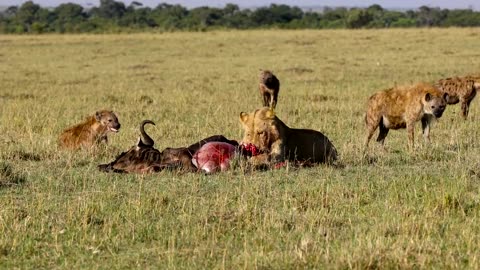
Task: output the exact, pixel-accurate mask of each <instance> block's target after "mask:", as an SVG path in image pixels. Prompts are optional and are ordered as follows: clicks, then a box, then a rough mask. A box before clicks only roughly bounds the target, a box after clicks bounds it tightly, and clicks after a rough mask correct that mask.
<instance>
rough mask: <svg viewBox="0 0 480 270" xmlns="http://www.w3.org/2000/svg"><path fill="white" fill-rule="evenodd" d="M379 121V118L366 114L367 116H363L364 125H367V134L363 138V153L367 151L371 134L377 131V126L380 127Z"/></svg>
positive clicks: (380, 118)
mask: <svg viewBox="0 0 480 270" xmlns="http://www.w3.org/2000/svg"><path fill="white" fill-rule="evenodd" d="M381 120H382V117H381V116H379V115H376V114H371V113H369V112H367V115H366V116H365V124H366V125H367V134H366V136H365V142H364V149H363V152H364V153H365V152H366V151H367V148H368V144H369V142H370V140H371V139H372V137H373V134H374V133H375V131H376V130H377V128H378V126H379V125H380V121H381ZM385 136H386V135H385ZM379 138H380V134H379Z"/></svg>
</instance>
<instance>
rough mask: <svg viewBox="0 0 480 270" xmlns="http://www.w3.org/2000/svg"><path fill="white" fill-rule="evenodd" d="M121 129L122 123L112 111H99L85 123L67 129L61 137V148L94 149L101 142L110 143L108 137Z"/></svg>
mask: <svg viewBox="0 0 480 270" xmlns="http://www.w3.org/2000/svg"><path fill="white" fill-rule="evenodd" d="M119 129H120V123H119V122H118V118H117V116H116V115H115V114H114V113H113V112H112V111H108V110H102V111H98V112H96V113H95V115H92V116H89V117H88V118H87V119H86V120H85V121H84V122H82V123H80V124H77V125H75V126H73V127H70V128H67V129H65V130H64V131H63V132H62V134H61V135H60V146H61V147H64V148H70V149H78V148H80V147H92V146H94V145H97V144H98V143H100V142H108V139H107V135H108V134H109V133H110V132H118V130H119Z"/></svg>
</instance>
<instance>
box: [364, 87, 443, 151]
mask: <svg viewBox="0 0 480 270" xmlns="http://www.w3.org/2000/svg"><path fill="white" fill-rule="evenodd" d="M446 98H448V94H444V93H442V92H441V91H439V90H438V89H437V88H436V87H434V86H433V85H430V84H426V83H419V84H415V85H412V86H398V87H393V88H390V89H387V90H384V91H380V92H377V93H375V94H374V95H372V96H371V97H370V98H369V100H368V109H367V114H366V116H365V122H366V125H367V136H366V138H365V150H366V149H367V147H368V142H369V141H370V139H371V138H372V136H373V133H374V132H375V130H376V129H377V127H380V132H379V134H378V138H377V141H378V142H380V143H382V145H383V143H384V141H385V137H387V134H388V131H389V130H390V129H400V128H406V129H407V132H408V141H409V147H410V148H413V146H414V142H413V139H414V125H415V123H416V122H417V121H421V122H422V129H423V136H424V138H425V140H427V141H429V140H430V122H431V121H432V119H433V117H435V118H440V117H441V116H442V114H443V111H444V110H445V107H446V101H445V99H446Z"/></svg>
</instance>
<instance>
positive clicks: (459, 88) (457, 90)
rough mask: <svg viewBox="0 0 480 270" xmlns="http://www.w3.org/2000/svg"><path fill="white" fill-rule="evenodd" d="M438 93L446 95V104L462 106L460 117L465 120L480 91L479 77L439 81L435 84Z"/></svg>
mask: <svg viewBox="0 0 480 270" xmlns="http://www.w3.org/2000/svg"><path fill="white" fill-rule="evenodd" d="M436 86H437V87H438V89H440V91H442V92H444V93H447V94H448V99H447V104H457V103H458V102H460V104H461V106H462V111H461V114H462V117H463V118H464V119H467V116H468V111H469V108H470V103H471V102H472V100H473V98H474V97H475V96H476V95H477V91H478V90H479V89H480V76H465V77H453V78H446V79H441V80H439V81H438V82H437V83H436Z"/></svg>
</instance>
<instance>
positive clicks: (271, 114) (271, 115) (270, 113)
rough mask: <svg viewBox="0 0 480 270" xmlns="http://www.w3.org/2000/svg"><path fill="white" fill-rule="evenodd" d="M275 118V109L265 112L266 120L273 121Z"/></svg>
mask: <svg viewBox="0 0 480 270" xmlns="http://www.w3.org/2000/svg"><path fill="white" fill-rule="evenodd" d="M274 117H275V111H274V110H273V108H269V109H268V111H266V112H265V118H266V119H273V118H274Z"/></svg>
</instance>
